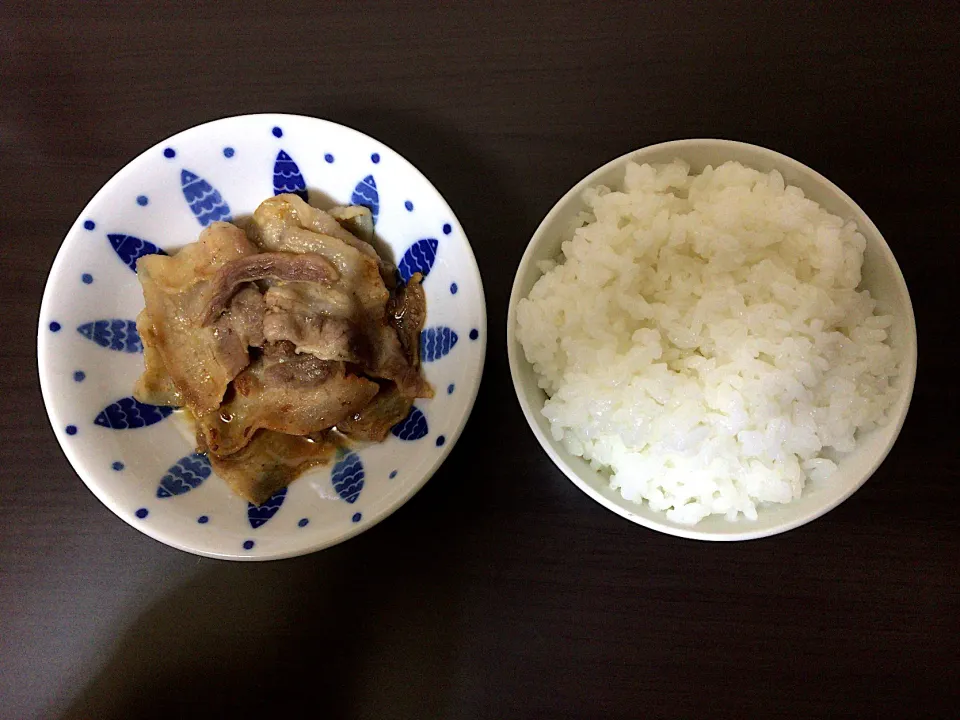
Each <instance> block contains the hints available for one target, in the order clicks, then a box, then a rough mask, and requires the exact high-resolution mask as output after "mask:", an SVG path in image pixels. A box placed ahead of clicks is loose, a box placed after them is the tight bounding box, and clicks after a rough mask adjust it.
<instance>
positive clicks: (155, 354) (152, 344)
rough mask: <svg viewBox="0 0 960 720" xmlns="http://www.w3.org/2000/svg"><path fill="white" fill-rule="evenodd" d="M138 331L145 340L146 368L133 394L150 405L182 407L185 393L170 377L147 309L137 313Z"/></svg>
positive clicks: (144, 356) (142, 339) (144, 361)
mask: <svg viewBox="0 0 960 720" xmlns="http://www.w3.org/2000/svg"><path fill="white" fill-rule="evenodd" d="M137 333H139V335H140V340H141V341H142V342H143V365H144V370H143V374H142V375H141V376H140V377H139V378H138V379H137V382H136V385H134V387H133V396H134V397H135V398H136V399H137V400H139V401H140V402H143V403H149V404H150V405H166V406H169V407H180V406H181V405H183V395H181V394H180V391H179V390H177V386H176V385H174V384H173V380H171V379H170V374H169V373H168V372H167V366H166V365H164V364H163V356H162V355H160V351H159V350H157V348H156V342H157V341H156V338H155V336H154V331H153V323H152V322H151V321H150V316H149V315H147V311H146V310H141V311H140V314H139V315H137Z"/></svg>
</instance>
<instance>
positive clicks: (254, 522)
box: [247, 488, 287, 530]
mask: <svg viewBox="0 0 960 720" xmlns="http://www.w3.org/2000/svg"><path fill="white" fill-rule="evenodd" d="M286 497H287V489H286V488H280V489H279V490H277V491H276V492H275V493H274V494H273V495H271V496H270V497H269V498H267V500H266V502H264V503H263V505H260V506H257V505H254V504H253V503H247V520H248V521H249V522H250V527H252V528H253V529H254V530H256V529H257V528H258V527H260V526H261V525H264V524H266V522H267V520H269V519H270V518H272V517H273V516H274V515H276V514H277V511H278V510H279V509H280V506H281V505H283V501H284V499H285V498H286Z"/></svg>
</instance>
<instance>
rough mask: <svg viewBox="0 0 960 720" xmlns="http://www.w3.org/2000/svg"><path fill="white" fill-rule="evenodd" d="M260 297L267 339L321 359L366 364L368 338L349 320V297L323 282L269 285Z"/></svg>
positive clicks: (350, 303)
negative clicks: (286, 344)
mask: <svg viewBox="0 0 960 720" xmlns="http://www.w3.org/2000/svg"><path fill="white" fill-rule="evenodd" d="M264 299H265V301H266V305H267V310H268V313H267V316H266V318H265V320H264V334H265V336H266V339H267V340H268V341H271V342H277V341H281V340H288V341H290V342H292V343H293V344H294V345H296V346H297V350H298V351H299V352H309V353H311V354H313V355H316V356H317V357H319V358H321V359H323V360H340V361H343V362H351V363H355V364H358V365H369V364H370V362H371V349H370V343H369V340H368V338H367V337H366V335H365V334H364V333H363V329H362V328H361V327H360V326H359V325H358V324H357V323H356V322H355V321H354V320H352V319H351V318H352V317H353V314H354V311H353V308H354V307H355V305H356V302H355V301H354V300H353V299H352V298H351V297H349V296H347V295H345V294H344V293H342V292H341V291H339V290H337V289H335V288H329V287H326V286H323V285H316V284H308V283H289V284H287V285H281V286H276V287H271V288H269V289H268V290H267V292H266V295H265V296H264Z"/></svg>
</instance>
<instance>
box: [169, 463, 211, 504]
mask: <svg viewBox="0 0 960 720" xmlns="http://www.w3.org/2000/svg"><path fill="white" fill-rule="evenodd" d="M211 472H213V469H212V468H211V467H210V461H209V460H208V459H207V456H206V455H203V454H201V453H192V454H191V455H186V456H184V457H182V458H180V459H179V460H177V462H175V463H174V464H173V465H171V466H170V469H169V470H167V473H166V474H165V475H164V476H163V477H162V478H161V479H160V484H159V485H158V486H157V497H158V498H168V497H174V496H175V495H183V494H184V493H188V492H190V491H191V490H193V489H195V488H197V487H199V486H200V485H201V484H202V483H203V481H204V480H206V479H207V478H208V477H210V473H211Z"/></svg>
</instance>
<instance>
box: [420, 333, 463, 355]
mask: <svg viewBox="0 0 960 720" xmlns="http://www.w3.org/2000/svg"><path fill="white" fill-rule="evenodd" d="M459 339H460V338H458V337H457V334H456V333H455V332H454V331H453V330H451V329H450V328H448V327H443V326H440V327H432V328H426V329H424V330H423V332H421V333H420V358H421V359H422V360H423V361H424V362H433V361H435V360H439V359H440V358H442V357H443V356H444V355H447V354H448V353H449V352H450V351H451V350H453V347H454V346H455V345H456V344H457V340H459Z"/></svg>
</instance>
